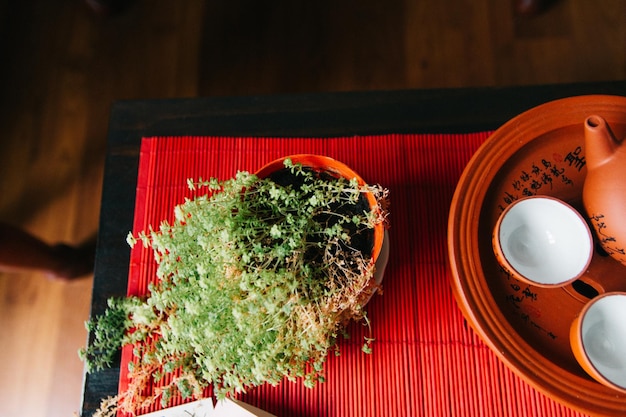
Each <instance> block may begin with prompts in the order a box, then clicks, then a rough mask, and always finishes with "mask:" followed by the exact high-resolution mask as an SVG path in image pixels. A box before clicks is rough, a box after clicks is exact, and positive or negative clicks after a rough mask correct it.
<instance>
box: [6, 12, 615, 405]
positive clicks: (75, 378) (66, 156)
mask: <svg viewBox="0 0 626 417" xmlns="http://www.w3.org/2000/svg"><path fill="white" fill-rule="evenodd" d="M0 57H1V60H2V64H0V128H1V129H0V220H1V221H8V222H11V223H13V224H16V225H18V226H21V227H23V228H25V229H26V230H29V231H31V232H32V233H34V234H36V235H37V236H40V237H41V238H42V239H45V240H46V241H49V242H58V241H65V242H69V243H79V242H81V241H83V240H84V239H88V238H89V237H91V236H92V235H93V234H95V233H96V232H97V227H98V218H99V214H100V213H99V203H100V186H101V179H102V173H103V160H104V152H105V145H106V143H105V140H106V133H107V119H108V112H109V106H110V105H111V103H112V101H114V100H117V99H132V98H161V97H191V96H225V95H253V94H273V93H295V92H314V91H339V90H341V91H346V90H373V89H402V88H432V87H461V86H503V85H523V84H541V83H557V82H577V81H597V80H617V79H622V80H623V79H626V2H624V1H623V0H596V1H593V2H592V1H588V0H562V1H560V2H557V3H556V5H555V6H554V7H552V8H551V9H549V10H548V11H547V12H546V13H545V14H543V15H541V16H539V17H536V18H533V19H520V18H516V17H514V15H513V13H512V11H511V6H510V2H509V1H506V0H458V1H455V2H446V1H439V0H422V1H416V0H389V1H384V2H383V1H377V0H360V1H336V0H317V1H306V2H304V1H301V2H299V1H293V0H275V1H271V2H262V1H259V0H229V1H204V0H177V1H171V0H144V1H139V0H137V1H135V2H133V3H132V4H131V6H130V7H129V8H128V10H126V11H125V12H124V13H123V14H121V15H118V16H115V17H113V18H101V17H97V16H95V15H94V14H93V13H91V12H90V10H89V9H88V8H87V7H86V6H85V3H84V2H83V0H57V1H54V2H52V1H45V0H30V1H9V0H0ZM90 285H91V279H90V278H89V277H87V278H85V279H84V280H82V281H79V282H74V283H71V284H63V283H58V282H50V281H47V280H46V279H44V277H42V276H41V275H39V274H36V273H27V272H25V273H19V274H17V273H14V274H8V273H5V274H1V275H0V299H1V301H0V353H1V355H2V358H3V361H2V364H1V365H0V416H3V417H4V416H7V417H11V416H30V417H39V416H70V415H71V414H72V412H73V411H77V410H78V407H79V405H80V398H81V384H82V364H81V363H80V361H79V359H78V357H77V354H76V351H77V349H79V348H80V347H81V346H82V345H83V344H84V341H85V337H86V336H85V330H84V326H83V323H84V321H85V320H86V319H87V316H88V312H89V302H90Z"/></svg>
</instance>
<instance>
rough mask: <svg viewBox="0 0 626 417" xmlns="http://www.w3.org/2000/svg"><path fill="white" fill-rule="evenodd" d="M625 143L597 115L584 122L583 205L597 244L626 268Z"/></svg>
mask: <svg viewBox="0 0 626 417" xmlns="http://www.w3.org/2000/svg"><path fill="white" fill-rule="evenodd" d="M625 143H626V141H623V140H618V139H617V138H616V137H615V135H614V134H613V132H612V131H611V128H610V126H609V125H608V123H607V122H606V120H604V118H602V117H601V116H598V115H592V116H589V117H587V119H586V120H585V154H586V159H587V177H586V178H585V183H584V185H583V206H584V208H585V211H586V213H587V216H588V219H589V221H590V224H591V225H592V227H593V229H594V231H595V234H596V238H597V239H598V243H599V244H600V246H601V247H602V249H604V251H606V253H608V254H609V255H610V256H611V257H613V258H614V259H616V260H618V261H619V262H621V263H622V264H623V265H626V144H625Z"/></svg>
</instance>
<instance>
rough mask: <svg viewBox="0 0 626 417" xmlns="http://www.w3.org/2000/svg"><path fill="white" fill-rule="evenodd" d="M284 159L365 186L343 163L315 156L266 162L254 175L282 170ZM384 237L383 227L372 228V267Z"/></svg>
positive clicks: (372, 200) (372, 204)
mask: <svg viewBox="0 0 626 417" xmlns="http://www.w3.org/2000/svg"><path fill="white" fill-rule="evenodd" d="M285 159H291V161H292V162H293V163H299V164H302V165H303V166H305V167H308V168H312V169H316V170H322V169H323V170H324V171H326V172H329V173H330V174H332V175H333V176H335V177H343V178H346V179H349V180H351V179H353V178H356V179H357V181H358V183H359V185H366V184H367V183H366V182H365V181H364V180H363V178H361V176H360V175H359V174H358V173H356V172H355V171H354V170H353V169H352V168H350V167H349V166H347V165H346V164H344V163H343V162H340V161H338V160H336V159H334V158H331V157H329V156H325V155H317V154H293V155H286V156H283V157H280V158H277V159H274V160H273V161H270V162H268V163H267V164H265V165H263V166H262V167H261V168H260V169H259V170H257V171H256V173H255V175H256V176H258V177H259V178H265V177H267V176H268V175H269V174H271V173H272V172H275V171H277V170H279V169H282V168H284V161H285ZM365 197H366V198H367V201H368V202H369V205H370V207H371V208H376V207H377V206H378V204H377V202H376V199H375V197H374V196H373V195H372V194H371V193H366V194H365ZM384 237H385V228H384V225H383V224H378V225H376V226H375V227H374V242H373V247H372V258H371V261H370V264H371V265H372V266H373V265H375V264H376V261H377V260H378V257H379V255H380V253H381V250H382V247H383V240H384Z"/></svg>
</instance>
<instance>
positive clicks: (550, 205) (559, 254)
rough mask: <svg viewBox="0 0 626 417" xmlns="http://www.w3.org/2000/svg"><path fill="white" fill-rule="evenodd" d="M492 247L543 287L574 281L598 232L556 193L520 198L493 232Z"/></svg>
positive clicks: (506, 264)
mask: <svg viewBox="0 0 626 417" xmlns="http://www.w3.org/2000/svg"><path fill="white" fill-rule="evenodd" d="M492 243H493V249H494V253H495V255H496V258H497V259H498V262H499V263H500V265H502V267H503V268H504V269H505V270H506V271H507V272H508V273H509V274H510V275H511V276H513V277H514V278H516V279H518V280H520V281H523V282H526V283H528V284H531V285H536V286H539V287H557V286H563V285H567V284H570V283H572V282H573V281H575V280H576V279H578V278H579V277H580V276H581V275H583V274H584V273H585V272H586V270H587V268H588V267H589V264H590V262H591V258H592V255H593V238H592V235H591V231H590V229H589V226H588V225H587V223H586V221H585V219H584V218H583V217H582V216H581V215H580V213H579V212H578V211H576V209H574V208H573V207H572V206H570V205H569V204H567V203H565V202H564V201H561V200H559V199H557V198H554V197H549V196H533V197H525V198H522V199H519V200H517V201H515V202H513V203H512V204H510V205H509V206H508V207H506V209H505V210H504V211H503V212H502V214H501V215H500V217H499V218H498V221H497V223H496V226H495V229H494V232H493V238H492Z"/></svg>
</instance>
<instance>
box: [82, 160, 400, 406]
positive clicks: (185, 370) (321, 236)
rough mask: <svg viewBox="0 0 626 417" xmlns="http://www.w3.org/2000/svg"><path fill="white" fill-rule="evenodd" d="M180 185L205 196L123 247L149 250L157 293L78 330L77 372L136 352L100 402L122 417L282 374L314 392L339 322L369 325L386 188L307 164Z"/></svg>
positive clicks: (114, 307)
mask: <svg viewBox="0 0 626 417" xmlns="http://www.w3.org/2000/svg"><path fill="white" fill-rule="evenodd" d="M189 186H190V187H191V188H192V189H195V190H206V193H205V194H203V195H199V196H197V197H195V198H193V199H187V200H186V201H185V202H184V203H182V204H180V205H178V206H176V207H175V210H174V211H175V222H174V223H173V224H168V223H167V222H163V223H162V224H161V225H160V227H159V228H158V230H154V229H152V228H150V229H149V230H148V231H146V232H142V233H139V234H138V235H136V236H134V235H132V234H131V235H129V238H128V242H129V244H130V245H131V246H133V245H135V244H137V243H138V242H141V243H143V245H145V246H146V247H149V248H151V249H152V250H153V252H154V256H155V259H156V262H157V264H158V267H157V276H158V278H159V280H158V283H157V284H155V285H152V286H151V287H150V288H149V290H150V292H149V295H148V296H146V297H142V298H139V297H127V298H122V299H111V300H109V307H108V309H107V310H106V312H105V313H104V314H103V315H101V316H99V317H95V318H94V319H92V320H91V321H90V322H89V323H88V325H87V326H88V329H89V330H90V332H91V334H92V337H91V342H90V344H89V345H88V346H87V348H86V349H83V350H82V351H81V355H82V357H83V358H84V360H85V362H86V364H87V369H88V371H91V370H94V369H101V368H103V367H105V366H107V365H110V364H111V362H112V360H113V358H114V355H115V354H116V352H117V351H118V350H119V349H120V347H121V346H123V345H127V344H133V345H134V346H135V348H134V354H135V360H134V361H133V362H131V364H130V366H129V378H130V380H131V381H132V382H131V383H130V385H129V388H128V390H127V391H126V392H122V393H120V394H119V398H116V399H115V400H114V401H109V403H110V404H112V403H119V405H120V406H121V408H122V410H124V411H126V412H131V413H132V412H134V411H136V410H137V409H140V408H142V407H145V406H146V405H148V404H150V403H152V402H154V401H156V400H158V399H159V397H160V400H161V403H162V404H163V405H165V404H167V402H168V401H169V399H170V398H171V396H172V395H174V394H180V395H182V397H184V398H186V397H194V398H199V397H200V396H201V395H202V392H203V390H204V389H205V388H206V387H207V386H212V387H213V393H214V394H215V395H216V396H217V397H218V398H219V397H223V396H226V395H231V394H234V393H237V392H242V391H244V390H245V389H246V388H248V387H254V386H258V385H260V384H264V383H270V384H277V383H279V382H280V381H281V380H282V379H283V378H285V377H286V378H288V379H290V380H296V379H298V378H301V379H302V381H303V383H304V384H305V385H306V386H307V387H312V386H314V385H315V383H316V382H318V381H323V364H324V361H325V359H326V357H327V354H328V353H329V352H333V351H336V350H337V347H336V344H335V341H336V339H337V337H338V336H339V335H341V334H342V333H343V332H344V331H345V330H344V329H345V325H346V324H347V323H348V322H349V321H350V320H353V319H356V320H363V321H364V322H365V323H366V324H369V322H368V321H367V320H368V319H367V317H366V314H365V311H364V309H363V306H364V305H365V303H366V302H367V301H368V300H369V298H370V297H371V295H372V294H373V293H374V292H376V290H377V289H378V288H379V284H380V278H381V276H380V275H381V273H382V269H384V265H382V266H381V265H380V262H379V265H378V267H377V266H376V262H377V260H379V254H380V253H381V249H382V246H383V240H384V234H385V232H384V229H385V226H386V219H387V204H386V201H387V196H388V191H387V190H386V189H384V188H382V187H380V186H378V185H367V184H365V182H364V181H363V180H362V179H361V178H360V177H359V176H358V175H357V174H356V173H354V172H353V171H352V170H350V169H349V168H348V167H346V166H345V165H343V164H341V163H339V162H338V161H335V160H333V159H331V158H327V157H322V156H315V155H294V156H291V157H287V158H282V159H281V160H278V161H274V162H273V163H271V164H268V165H267V166H265V167H264V168H262V169H261V170H260V171H259V172H257V174H256V175H253V174H249V173H247V172H239V173H237V175H236V176H235V177H234V178H231V179H229V180H226V181H218V180H216V179H210V180H208V181H203V180H199V181H197V182H194V181H189ZM381 258H382V257H381ZM377 272H378V273H377ZM377 275H378V276H377ZM377 278H378V279H377ZM372 340H373V339H371V338H367V337H366V338H365V342H364V345H363V350H364V351H366V352H368V351H369V349H370V343H371V341H372ZM174 371H175V372H174ZM172 373H174V375H175V376H174V377H172V378H169V379H168V382H167V383H164V384H162V385H163V386H162V387H161V388H160V389H159V391H158V392H157V394H156V395H154V396H152V397H151V398H144V397H143V396H142V390H143V388H144V387H145V386H147V385H149V384H151V383H152V382H153V380H154V379H156V380H159V379H161V378H162V377H163V375H165V374H170V375H171V374H172Z"/></svg>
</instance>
